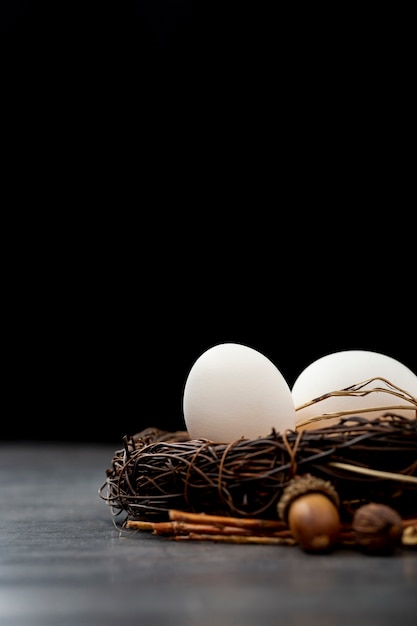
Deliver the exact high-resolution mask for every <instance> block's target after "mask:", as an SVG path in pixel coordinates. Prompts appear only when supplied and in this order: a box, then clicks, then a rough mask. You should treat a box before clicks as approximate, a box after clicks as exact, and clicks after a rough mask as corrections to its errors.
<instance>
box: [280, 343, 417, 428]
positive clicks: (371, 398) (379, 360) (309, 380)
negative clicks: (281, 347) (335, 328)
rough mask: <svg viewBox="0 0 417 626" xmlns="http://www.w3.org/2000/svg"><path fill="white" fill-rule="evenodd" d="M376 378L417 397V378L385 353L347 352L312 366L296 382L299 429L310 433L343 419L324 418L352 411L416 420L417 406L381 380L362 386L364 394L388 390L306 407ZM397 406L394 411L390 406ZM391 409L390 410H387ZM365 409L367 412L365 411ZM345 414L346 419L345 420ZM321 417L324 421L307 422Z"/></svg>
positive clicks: (295, 400) (295, 394) (367, 416)
mask: <svg viewBox="0 0 417 626" xmlns="http://www.w3.org/2000/svg"><path fill="white" fill-rule="evenodd" d="M373 378H383V379H386V380H388V381H389V382H390V383H391V384H392V385H395V386H396V387H398V388H400V389H401V390H402V391H404V392H407V393H408V394H410V395H411V396H412V397H413V398H417V376H416V375H415V374H414V373H413V372H412V371H411V370H410V369H409V368H408V367H406V366H405V365H403V364H402V363H400V362H399V361H397V360H396V359H393V358H392V357H390V356H386V355H385V354H380V353H378V352H372V351H367V350H345V351H341V352H335V353H332V354H328V355H326V356H323V357H321V358H320V359H318V360H317V361H314V362H313V363H311V364H310V365H309V366H308V367H306V369H305V370H303V371H302V372H301V374H300V375H299V376H298V378H297V379H296V381H295V383H294V385H293V387H292V396H293V400H294V404H295V408H296V422H297V430H311V429H312V428H320V427H322V426H330V425H332V424H335V423H337V422H338V421H339V420H340V417H341V416H338V417H335V418H326V417H325V415H328V414H329V413H335V412H341V411H343V412H345V411H349V412H351V413H350V414H352V415H361V416H364V417H366V418H369V419H372V418H373V417H377V416H380V415H383V414H384V413H387V412H389V411H391V412H392V413H396V414H397V415H403V416H404V417H408V418H415V417H416V406H415V405H414V404H413V402H412V401H410V400H409V399H408V398H407V397H406V396H404V394H401V396H402V397H397V396H395V395H393V394H392V393H390V392H392V391H395V392H397V391H398V390H397V389H392V387H390V386H389V385H387V384H386V383H385V382H383V381H381V380H374V381H372V382H369V383H368V384H367V385H365V386H364V387H363V391H369V390H373V389H375V388H381V389H383V390H385V389H386V390H387V391H386V392H385V391H371V392H370V393H368V394H367V395H362V396H356V395H355V396H347V395H341V396H332V397H330V398H326V399H324V400H320V401H319V402H315V403H313V404H311V405H310V406H307V407H305V408H302V409H301V408H300V407H301V406H302V405H304V404H305V403H308V402H310V401H312V400H315V399H317V398H320V397H321V396H323V395H325V394H329V393H331V392H335V391H343V390H344V389H346V388H348V387H351V386H352V385H357V384H358V383H362V382H364V381H368V380H370V379H373ZM393 406H395V409H391V408H390V407H393ZM387 407H388V409H389V410H388V409H387ZM363 409H367V410H366V411H364V410H363ZM371 409H372V410H371ZM345 416H346V414H345V415H343V417H345ZM312 417H320V418H321V419H323V420H325V421H321V420H320V421H314V422H310V423H309V424H306V423H305V422H306V420H309V419H310V418H312Z"/></svg>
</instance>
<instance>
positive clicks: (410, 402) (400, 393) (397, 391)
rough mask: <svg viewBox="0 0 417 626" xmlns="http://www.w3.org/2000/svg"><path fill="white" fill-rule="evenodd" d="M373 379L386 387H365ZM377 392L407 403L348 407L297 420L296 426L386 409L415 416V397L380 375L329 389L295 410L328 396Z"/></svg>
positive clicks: (362, 395)
mask: <svg viewBox="0 0 417 626" xmlns="http://www.w3.org/2000/svg"><path fill="white" fill-rule="evenodd" d="M374 381H382V382H384V383H385V384H386V385H387V386H386V387H373V388H371V389H366V388H365V387H366V385H369V383H372V382H374ZM378 392H379V393H381V392H383V393H385V394H390V395H392V396H394V397H397V398H400V399H401V400H403V401H405V402H407V405H404V404H391V405H385V406H379V407H363V408H358V407H357V408H355V409H349V410H345V411H335V412H332V413H322V414H318V415H315V416H313V417H309V418H308V419H306V420H300V421H299V422H297V428H302V427H304V426H306V425H307V424H311V423H317V422H322V421H324V420H329V419H334V418H337V417H347V416H349V415H358V414H363V413H375V411H379V412H381V413H383V412H388V411H389V412H390V413H395V411H399V410H401V411H404V410H406V411H410V418H411V419H412V418H414V417H415V418H417V398H414V396H412V395H411V394H410V393H408V391H405V390H404V389H401V388H400V387H397V386H396V385H394V384H393V383H391V382H390V381H389V380H387V379H386V378H381V377H375V378H369V379H368V380H364V381H362V382H360V383H357V384H355V385H351V386H350V387H346V389H342V390H338V391H330V392H328V393H326V394H323V395H321V396H319V397H318V398H314V399H313V400H310V401H309V402H305V403H304V404H301V405H300V406H298V407H296V411H300V410H301V409H305V408H307V407H309V406H313V405H314V404H319V403H320V402H323V401H324V400H328V399H329V398H333V397H364V396H368V395H370V394H372V393H378Z"/></svg>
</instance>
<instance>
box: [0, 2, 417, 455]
mask: <svg viewBox="0 0 417 626" xmlns="http://www.w3.org/2000/svg"><path fill="white" fill-rule="evenodd" d="M58 4H59V6H57V3H50V2H38V3H36V2H30V1H29V0H28V1H27V2H24V1H23V0H22V1H21V2H3V3H2V5H1V6H2V9H1V13H0V17H1V24H2V46H3V58H4V59H5V60H6V63H5V69H4V72H3V74H2V87H3V94H4V96H3V99H4V104H5V109H4V112H3V135H4V136H3V139H4V142H3V145H4V156H5V158H4V160H3V166H2V180H3V206H5V207H7V208H8V210H7V211H5V212H4V213H5V217H4V229H3V238H4V264H3V276H4V280H3V298H2V300H3V305H2V307H3V314H4V319H5V321H4V323H3V340H4V341H3V343H4V369H5V376H4V396H3V400H4V402H3V411H2V413H3V415H2V426H3V428H2V438H3V439H8V440H14V439H22V438H27V439H36V440H43V439H46V440H77V441H107V442H112V443H113V442H115V443H116V444H117V443H119V442H120V440H121V438H122V437H123V436H124V435H125V434H132V433H134V432H138V431H139V430H141V429H143V428H145V427H147V426H159V427H161V428H167V429H168V430H174V429H177V428H183V427H184V424H183V418H182V407H181V402H182V391H183V386H184V384H185V380H186V377H187V374H188V371H189V370H190V368H191V366H192V364H193V363H194V361H195V360H196V359H197V358H198V357H199V356H200V354H202V353H203V352H204V351H205V350H206V349H208V348H209V347H211V346H212V345H215V344H217V343H221V342H224V341H236V342H239V343H243V344H246V345H249V346H251V347H253V348H255V349H257V350H259V351H261V352H262V353H264V354H265V355H266V356H267V357H269V358H270V359H271V360H272V361H273V362H274V363H275V364H276V365H277V367H278V368H279V369H280V371H281V373H282V374H283V375H284V377H285V378H286V380H287V382H288V383H289V384H290V385H291V384H292V383H293V382H294V380H295V378H296V377H297V375H298V374H299V373H300V372H301V371H302V370H303V369H304V368H305V367H306V366H307V365H308V364H309V363H310V362H312V361H313V360H315V359H317V358H319V357H320V356H323V355H324V354H327V353H329V352H333V351H337V350H344V349H367V350H375V351H378V352H382V353H385V354H388V355H390V356H392V357H394V358H397V359H398V360H399V361H401V362H403V363H404V364H405V365H407V366H408V367H409V368H410V369H412V370H413V371H414V372H417V352H416V338H415V329H416V322H415V317H416V316H415V291H416V280H415V274H416V253H415V229H414V226H413V222H414V219H413V208H414V206H415V185H414V171H413V168H412V162H411V161H410V158H409V154H410V151H409V148H410V145H413V141H412V135H411V133H412V128H413V127H414V126H413V125H412V124H411V121H412V120H413V118H414V114H413V115H411V102H412V98H411V95H410V94H411V85H410V81H408V80H406V78H407V59H408V58H409V54H408V53H409V46H410V45H411V41H412V40H411V39H410V37H409V32H408V28H409V18H408V16H407V15H404V14H400V13H398V14H396V15H393V14H392V10H391V9H387V10H386V12H385V13H382V12H381V9H379V11H380V13H379V14H378V15H375V14H371V12H370V14H369V15H365V14H364V12H363V11H362V12H360V13H359V12H358V13H354V12H350V13H349V12H348V11H347V10H343V9H341V10H340V12H338V13H337V14H336V13H335V12H334V13H333V14H331V15H329V14H328V12H327V14H326V16H325V15H324V13H323V15H322V14H318V13H317V9H316V8H315V9H314V10H311V9H310V10H306V9H305V8H303V10H301V9H295V10H294V11H292V12H291V13H290V11H287V12H284V11H280V12H278V11H276V10H275V11H274V10H272V9H270V8H269V9H266V8H262V6H259V4H256V6H255V5H250V4H248V5H247V7H243V5H240V6H239V7H238V8H234V9H232V8H231V7H230V8H229V9H227V10H226V9H225V8H224V6H221V5H220V4H219V5H218V6H216V4H215V3H214V4H213V3H210V6H209V5H208V4H205V3H198V4H197V3H193V2H186V1H183V2H181V1H180V0H173V1H172V2H168V1H167V0H166V1H165V2H164V1H162V0H160V1H156V0H154V1H152V2H151V0H149V1H148V2H136V7H135V6H134V5H133V4H128V5H124V7H122V8H119V7H117V6H116V4H112V3H107V4H106V3H96V4H95V3H90V4H89V8H88V9H86V8H85V6H84V5H83V6H82V7H81V4H78V5H77V3H65V2H64V3H63V2H61V3H58ZM84 4H85V3H84ZM265 6H266V5H265ZM324 17H326V20H324ZM410 142H411V143H410Z"/></svg>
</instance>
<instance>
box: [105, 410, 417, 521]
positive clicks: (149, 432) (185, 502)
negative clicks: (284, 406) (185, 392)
mask: <svg viewBox="0 0 417 626" xmlns="http://www.w3.org/2000/svg"><path fill="white" fill-rule="evenodd" d="M307 473H309V474H312V475H314V476H317V477H319V478H322V479H325V480H328V481H330V482H331V483H332V485H333V486H334V487H335V489H336V490H337V492H338V495H339V498H340V502H341V507H340V513H341V517H342V519H344V520H345V521H349V520H351V518H352V516H353V514H354V512H355V510H356V509H357V508H358V507H359V506H361V505H362V504H364V503H368V502H371V501H372V502H379V503H384V504H388V505H389V506H391V507H392V508H394V509H395V510H396V511H397V512H398V513H399V514H400V515H401V516H402V517H403V518H404V519H406V518H412V517H416V516H417V418H416V419H407V418H405V417H402V416H399V415H395V414H392V413H388V414H384V415H381V416H380V417H378V418H375V419H372V420H371V419H366V418H364V417H356V416H354V417H347V418H346V417H345V418H341V419H340V420H339V421H338V423H337V424H336V425H335V424H333V425H332V426H328V427H322V428H317V429H316V430H305V431H299V432H297V431H286V432H285V433H277V432H275V431H272V432H271V433H270V434H269V435H268V436H266V437H259V438H257V439H239V440H237V441H234V442H232V443H228V444H224V443H215V442H212V441H209V440H206V439H190V438H189V436H188V434H187V432H186V431H176V432H168V431H164V430H160V429H158V428H148V429H146V430H144V431H141V432H139V433H137V434H135V435H132V436H129V437H125V438H124V439H123V447H122V448H121V449H120V450H117V451H116V452H115V454H114V457H113V460H112V464H111V467H110V468H109V469H107V470H106V475H107V479H106V481H105V483H104V484H103V485H102V486H101V488H100V489H99V494H100V497H102V498H103V499H104V500H105V501H106V502H107V503H108V504H109V506H110V507H111V511H112V515H113V516H114V518H116V517H119V516H122V517H123V515H124V516H125V519H126V518H129V519H131V520H146V521H154V522H157V521H165V520H167V519H168V511H169V510H170V509H179V510H183V511H190V512H196V513H199V512H204V513H209V514H213V515H226V516H235V517H247V518H251V517H252V518H260V517H262V518H265V519H277V504H278V502H279V499H280V497H281V495H282V493H283V490H284V489H285V487H286V486H287V485H288V484H289V482H290V481H291V480H292V479H293V478H294V476H296V475H298V476H299V475H303V474H307Z"/></svg>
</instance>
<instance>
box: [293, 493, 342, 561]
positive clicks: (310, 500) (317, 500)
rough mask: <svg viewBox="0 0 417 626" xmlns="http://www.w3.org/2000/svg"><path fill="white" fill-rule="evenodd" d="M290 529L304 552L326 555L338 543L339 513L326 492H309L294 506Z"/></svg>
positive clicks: (297, 500)
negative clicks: (324, 553)
mask: <svg viewBox="0 0 417 626" xmlns="http://www.w3.org/2000/svg"><path fill="white" fill-rule="evenodd" d="M288 526H289V528H290V530H291V534H292V535H293V537H294V539H295V540H296V541H297V542H298V543H299V544H300V546H301V547H302V548H303V550H305V551H306V552H327V551H329V550H331V549H332V548H333V546H334V545H335V544H336V543H337V541H338V540H339V536H340V517H339V511H338V509H337V508H336V506H335V505H334V503H333V502H332V501H331V500H330V498H328V497H327V496H326V495H324V494H323V493H319V492H311V493H306V494H304V495H301V496H299V497H298V498H295V500H293V502H292V503H291V505H290V507H289V510H288Z"/></svg>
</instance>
